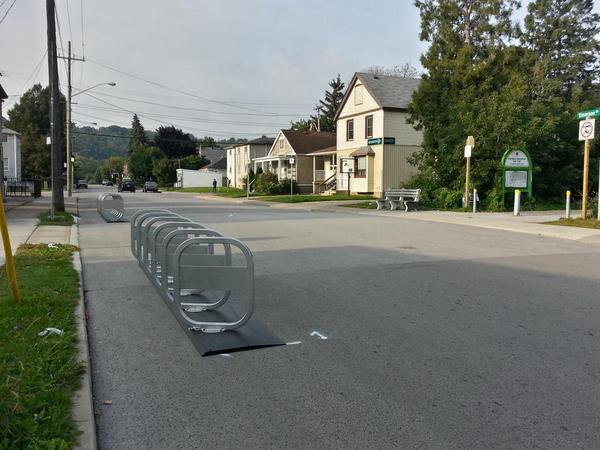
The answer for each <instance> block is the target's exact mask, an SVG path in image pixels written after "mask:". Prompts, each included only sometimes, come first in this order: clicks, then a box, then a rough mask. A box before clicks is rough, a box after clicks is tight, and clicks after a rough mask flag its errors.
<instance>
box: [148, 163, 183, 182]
mask: <svg viewBox="0 0 600 450" xmlns="http://www.w3.org/2000/svg"><path fill="white" fill-rule="evenodd" d="M176 169H177V161H176V160H174V159H167V158H163V159H157V160H154V163H153V168H152V174H153V175H154V177H155V178H156V181H158V184H160V185H161V186H170V185H172V184H173V183H175V181H177V171H176Z"/></svg>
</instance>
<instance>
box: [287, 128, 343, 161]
mask: <svg viewBox="0 0 600 450" xmlns="http://www.w3.org/2000/svg"><path fill="white" fill-rule="evenodd" d="M281 133H282V134H283V135H284V137H285V138H286V139H287V141H288V142H289V144H290V146H291V147H292V148H293V149H294V152H296V154H297V155H306V154H307V153H310V152H314V151H316V150H321V149H323V148H328V147H333V146H334V145H335V144H336V134H335V133H330V132H328V131H297V130H281Z"/></svg>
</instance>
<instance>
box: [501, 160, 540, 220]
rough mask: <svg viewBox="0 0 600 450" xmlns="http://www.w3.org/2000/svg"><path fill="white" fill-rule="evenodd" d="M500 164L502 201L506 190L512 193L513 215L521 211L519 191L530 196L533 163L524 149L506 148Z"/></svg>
mask: <svg viewBox="0 0 600 450" xmlns="http://www.w3.org/2000/svg"><path fill="white" fill-rule="evenodd" d="M500 164H501V166H502V203H503V204H504V198H505V196H506V192H507V191H508V192H511V191H512V192H513V194H514V208H513V215H515V216H518V215H519V214H520V213H521V193H522V192H526V193H527V194H528V195H529V197H531V187H532V171H533V163H532V160H531V156H530V155H529V152H528V151H527V150H525V149H521V150H506V151H505V152H504V155H502V160H501V162H500Z"/></svg>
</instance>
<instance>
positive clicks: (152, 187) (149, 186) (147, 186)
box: [142, 180, 158, 192]
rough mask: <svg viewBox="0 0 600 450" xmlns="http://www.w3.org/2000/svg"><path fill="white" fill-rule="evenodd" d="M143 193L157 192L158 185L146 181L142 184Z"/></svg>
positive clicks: (154, 182)
mask: <svg viewBox="0 0 600 450" xmlns="http://www.w3.org/2000/svg"><path fill="white" fill-rule="evenodd" d="M142 191H144V192H158V183H157V182H156V181H152V180H149V181H146V182H145V183H144V187H143V188H142Z"/></svg>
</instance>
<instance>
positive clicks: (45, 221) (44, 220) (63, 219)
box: [39, 211, 75, 226]
mask: <svg viewBox="0 0 600 450" xmlns="http://www.w3.org/2000/svg"><path fill="white" fill-rule="evenodd" d="M39 219H40V225H63V226H71V225H73V224H74V223H75V220H74V219H73V215H72V214H71V213H69V212H55V213H54V220H51V219H50V211H48V212H44V213H42V214H40V216H39Z"/></svg>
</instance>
